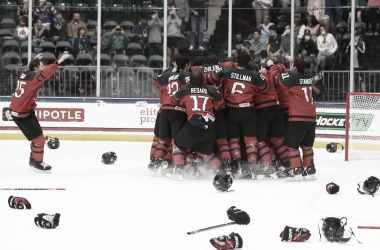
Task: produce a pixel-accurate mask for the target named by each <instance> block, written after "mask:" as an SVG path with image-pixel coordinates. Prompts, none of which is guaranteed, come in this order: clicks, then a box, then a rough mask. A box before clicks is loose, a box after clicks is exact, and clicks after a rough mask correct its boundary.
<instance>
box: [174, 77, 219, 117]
mask: <svg viewBox="0 0 380 250" xmlns="http://www.w3.org/2000/svg"><path fill="white" fill-rule="evenodd" d="M175 104H179V105H180V106H182V107H185V108H186V113H187V115H188V120H190V119H191V117H192V116H193V115H201V116H203V117H204V118H205V119H206V120H211V121H212V122H214V120H215V118H214V117H215V116H214V109H215V110H219V109H221V108H224V100H223V98H222V96H221V95H220V93H218V92H217V91H216V89H215V88H214V87H212V86H204V85H193V84H188V85H186V86H183V87H182V88H181V89H180V91H179V92H178V93H177V94H176V95H175V96H173V105H175Z"/></svg>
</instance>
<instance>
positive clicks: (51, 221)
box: [34, 214, 61, 229]
mask: <svg viewBox="0 0 380 250" xmlns="http://www.w3.org/2000/svg"><path fill="white" fill-rule="evenodd" d="M59 217H61V215H60V214H55V215H54V214H38V217H36V218H34V223H36V226H37V227H42V228H47V229H54V228H56V227H58V225H59Z"/></svg>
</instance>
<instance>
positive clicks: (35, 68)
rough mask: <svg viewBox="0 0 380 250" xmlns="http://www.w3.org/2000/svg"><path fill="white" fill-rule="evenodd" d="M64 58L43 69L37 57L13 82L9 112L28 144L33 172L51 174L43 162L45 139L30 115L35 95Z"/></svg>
mask: <svg viewBox="0 0 380 250" xmlns="http://www.w3.org/2000/svg"><path fill="white" fill-rule="evenodd" d="M68 57H69V55H68V54H65V55H63V56H62V57H61V58H60V59H59V60H58V61H55V62H54V63H52V64H50V65H49V66H46V67H44V65H43V63H42V62H41V61H40V59H41V58H42V54H38V55H37V56H36V57H35V58H34V59H33V60H31V61H30V63H29V67H28V68H27V69H26V70H25V71H24V72H23V73H22V74H21V76H20V78H19V80H18V82H17V88H16V91H15V92H14V94H13V95H12V102H11V104H10V106H9V109H10V111H11V115H12V118H13V120H14V122H15V123H16V124H17V126H18V127H19V128H20V130H21V132H22V133H23V134H24V135H25V137H26V138H27V139H28V140H29V141H31V144H30V147H31V154H30V159H29V166H30V167H31V170H34V171H39V172H45V173H51V169H52V167H51V166H49V165H48V164H46V163H45V162H44V161H43V159H44V146H45V137H44V135H43V134H42V129H41V126H40V123H39V122H38V120H37V117H36V115H35V112H34V109H35V108H36V106H37V104H36V100H37V95H38V91H39V90H40V88H41V85H42V83H43V82H44V81H46V80H48V79H49V78H50V77H51V76H52V75H53V74H54V73H55V71H56V70H57V69H58V66H59V65H60V64H61V63H62V62H63V61H64V60H66V59H67V58H68Z"/></svg>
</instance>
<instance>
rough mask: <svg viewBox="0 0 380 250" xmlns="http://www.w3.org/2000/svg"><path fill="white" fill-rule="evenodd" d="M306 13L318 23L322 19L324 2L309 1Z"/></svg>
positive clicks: (320, 0) (321, 0) (319, 0)
mask: <svg viewBox="0 0 380 250" xmlns="http://www.w3.org/2000/svg"><path fill="white" fill-rule="evenodd" d="M328 1H329V0H328ZM307 11H308V12H309V15H313V16H315V17H316V19H317V20H318V21H322V18H323V16H324V15H325V1H323V0H309V2H308V5H307Z"/></svg>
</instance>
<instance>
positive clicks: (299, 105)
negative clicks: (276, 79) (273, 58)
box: [280, 71, 316, 122]
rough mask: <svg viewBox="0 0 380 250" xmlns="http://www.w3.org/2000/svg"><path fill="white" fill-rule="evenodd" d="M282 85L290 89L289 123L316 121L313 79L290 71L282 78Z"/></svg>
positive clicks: (282, 75) (283, 74)
mask: <svg viewBox="0 0 380 250" xmlns="http://www.w3.org/2000/svg"><path fill="white" fill-rule="evenodd" d="M280 80H281V83H282V84H283V85H284V86H285V87H287V88H288V95H289V121H308V122H315V121H316V111H315V104H314V101H313V97H312V92H313V88H312V86H313V77H312V76H311V75H308V74H303V73H299V72H297V71H288V73H282V74H281V76H280Z"/></svg>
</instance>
